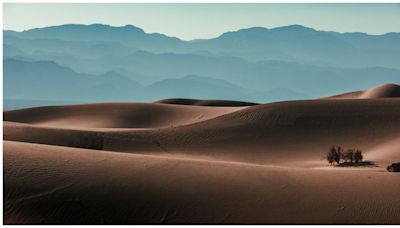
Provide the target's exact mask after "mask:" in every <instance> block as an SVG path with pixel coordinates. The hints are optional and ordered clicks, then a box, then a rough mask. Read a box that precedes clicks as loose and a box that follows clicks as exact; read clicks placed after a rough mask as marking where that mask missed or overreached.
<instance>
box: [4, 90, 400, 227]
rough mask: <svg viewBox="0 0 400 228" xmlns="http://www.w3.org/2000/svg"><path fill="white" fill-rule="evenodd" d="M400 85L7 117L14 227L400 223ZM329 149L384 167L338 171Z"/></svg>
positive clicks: (8, 211)
mask: <svg viewBox="0 0 400 228" xmlns="http://www.w3.org/2000/svg"><path fill="white" fill-rule="evenodd" d="M393 91H396V88H394V89H393V85H383V86H379V87H376V88H372V89H368V90H365V91H359V92H356V93H355V94H357V95H354V94H351V95H338V96H333V97H330V98H324V99H317V100H303V101H288V102H277V103H269V104H258V105H257V104H253V103H246V102H231V101H218V100H207V101H201V100H191V99H168V100H163V101H158V102H155V103H113V104H110V103H109V104H88V105H72V106H55V107H41V108H31V109H22V110H16V111H9V112H4V124H3V128H4V223H5V224H81V223H82V224H137V223H146V224H147V223H150V224H159V223H166V224H187V223H195V224H199V223H200V224H399V223H400V216H399V214H400V197H399V196H400V195H399V189H400V175H398V174H396V173H389V172H387V171H386V170H385V167H386V166H387V165H389V164H391V163H393V162H399V161H400V143H399V142H400V115H399V113H400V98H396V95H394V94H396V93H395V92H393ZM342 98H343V99H342ZM361 98H362V99H361ZM332 145H340V146H342V147H345V148H359V149H362V150H363V153H364V158H365V160H368V161H371V162H373V163H375V164H376V166H371V167H357V168H349V167H348V168H343V167H342V168H340V167H334V166H330V165H329V164H327V162H326V161H325V160H324V155H325V153H326V151H327V150H328V149H329V147H330V146H332Z"/></svg>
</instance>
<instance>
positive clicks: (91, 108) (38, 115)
mask: <svg viewBox="0 0 400 228" xmlns="http://www.w3.org/2000/svg"><path fill="white" fill-rule="evenodd" d="M239 109H240V107H239V108H236V107H215V108H210V107H196V106H193V107H182V106H180V105H163V104H146V103H113V104H110V103H104V104H87V105H70V106H49V107H39V108H30V109H22V110H15V111H8V112H4V120H6V121H13V122H20V123H29V124H35V125H40V126H49V127H62V128H75V129H76V128H159V127H169V126H179V125H184V124H190V123H195V122H198V121H203V120H207V119H210V118H214V117H216V116H220V115H223V114H226V113H229V112H233V111H237V110H239Z"/></svg>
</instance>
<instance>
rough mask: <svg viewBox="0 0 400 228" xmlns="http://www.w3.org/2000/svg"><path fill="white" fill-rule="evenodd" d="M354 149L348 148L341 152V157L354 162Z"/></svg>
mask: <svg viewBox="0 0 400 228" xmlns="http://www.w3.org/2000/svg"><path fill="white" fill-rule="evenodd" d="M353 154H354V151H353V149H348V150H347V151H346V152H344V153H342V154H341V158H342V159H343V160H344V161H345V162H350V163H353V159H354V155H353Z"/></svg>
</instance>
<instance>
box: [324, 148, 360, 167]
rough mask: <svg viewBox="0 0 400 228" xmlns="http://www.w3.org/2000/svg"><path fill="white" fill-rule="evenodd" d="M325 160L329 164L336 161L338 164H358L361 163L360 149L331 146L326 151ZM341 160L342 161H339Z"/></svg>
mask: <svg viewBox="0 0 400 228" xmlns="http://www.w3.org/2000/svg"><path fill="white" fill-rule="evenodd" d="M326 160H327V161H328V162H329V164H333V163H334V162H336V163H337V164H338V165H341V164H348V165H360V163H363V162H362V160H363V155H362V150H359V149H356V150H354V149H348V150H346V151H344V150H343V149H342V148H341V147H340V146H338V147H337V148H336V147H335V146H332V147H331V148H330V149H329V151H328V152H327V153H326ZM342 160H343V163H341V161H342Z"/></svg>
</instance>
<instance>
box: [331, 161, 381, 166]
mask: <svg viewBox="0 0 400 228" xmlns="http://www.w3.org/2000/svg"><path fill="white" fill-rule="evenodd" d="M336 167H379V166H378V165H377V164H376V163H375V162H372V161H362V162H357V163H354V162H353V163H351V162H343V163H340V164H338V165H336Z"/></svg>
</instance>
